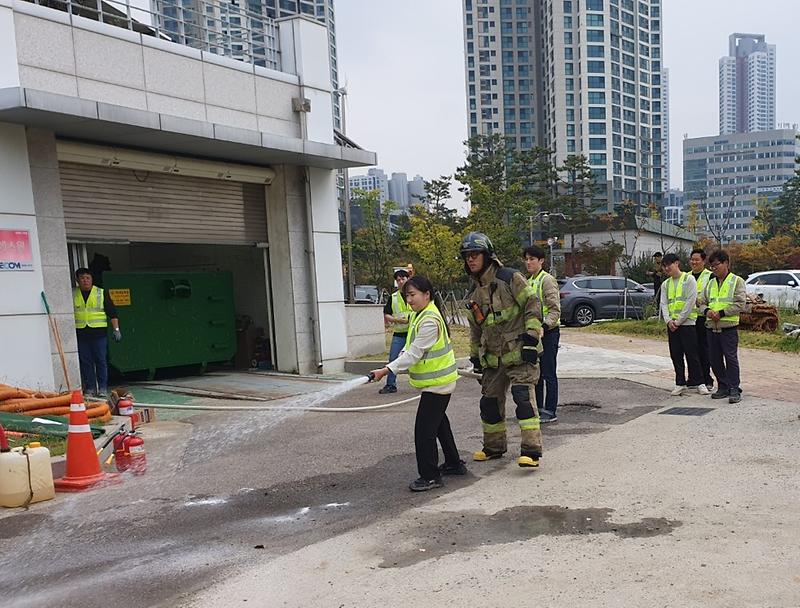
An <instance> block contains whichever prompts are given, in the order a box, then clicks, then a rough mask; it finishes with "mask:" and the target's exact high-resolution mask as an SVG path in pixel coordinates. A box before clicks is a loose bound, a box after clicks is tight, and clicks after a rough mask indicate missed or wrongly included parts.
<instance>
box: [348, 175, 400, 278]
mask: <svg viewBox="0 0 800 608" xmlns="http://www.w3.org/2000/svg"><path fill="white" fill-rule="evenodd" d="M353 196H354V200H355V202H356V204H358V206H359V207H360V208H361V212H362V215H363V225H362V227H361V228H359V229H358V230H357V231H356V233H355V235H354V237H353V265H354V266H355V276H356V277H358V279H359V280H360V281H361V282H363V283H364V284H368V285H377V286H378V287H379V288H385V289H391V287H392V284H393V279H392V273H393V265H394V262H395V259H396V258H397V255H398V253H399V251H398V249H399V248H398V242H397V237H396V236H395V235H394V234H392V232H391V230H390V228H389V216H390V215H391V213H392V211H394V209H395V208H396V207H397V205H396V204H395V203H394V202H393V201H386V202H385V203H383V205H381V203H380V199H379V196H380V193H379V192H378V191H377V190H373V191H371V192H367V191H364V190H358V189H356V190H354V191H353Z"/></svg>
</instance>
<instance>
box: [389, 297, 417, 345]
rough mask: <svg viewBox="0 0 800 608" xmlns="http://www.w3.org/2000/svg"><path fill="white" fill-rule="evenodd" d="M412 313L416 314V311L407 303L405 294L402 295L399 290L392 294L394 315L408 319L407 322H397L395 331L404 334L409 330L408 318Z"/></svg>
mask: <svg viewBox="0 0 800 608" xmlns="http://www.w3.org/2000/svg"><path fill="white" fill-rule="evenodd" d="M412 314H414V311H413V310H411V307H410V306H409V305H408V304H406V301H405V300H404V299H403V296H401V295H400V292H399V291H395V292H394V293H393V294H392V316H393V317H397V318H402V319H406V322H405V323H395V324H394V333H396V334H404V333H407V332H408V318H409V317H411V315H412Z"/></svg>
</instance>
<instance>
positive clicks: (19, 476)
mask: <svg viewBox="0 0 800 608" xmlns="http://www.w3.org/2000/svg"><path fill="white" fill-rule="evenodd" d="M31 446H32V447H25V448H14V449H13V450H11V451H10V452H4V453H0V506H3V507H21V506H23V505H24V504H25V503H26V502H27V501H28V497H29V496H30V493H31V492H30V491H31V488H32V489H33V499H32V500H31V502H32V503H33V502H40V501H42V500H50V499H51V498H53V497H54V496H55V494H56V491H55V486H54V485H53V470H52V468H51V467H50V450H48V449H47V448H45V447H41V446H38V445H37V444H31ZM33 446H35V447H33ZM29 462H30V477H29V474H28V473H29V470H28V464H29Z"/></svg>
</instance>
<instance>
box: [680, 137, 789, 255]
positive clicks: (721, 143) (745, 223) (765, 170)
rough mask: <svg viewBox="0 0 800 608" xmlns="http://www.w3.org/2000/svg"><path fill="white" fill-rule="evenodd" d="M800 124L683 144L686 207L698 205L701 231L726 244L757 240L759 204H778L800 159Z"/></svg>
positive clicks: (695, 139) (703, 138)
mask: <svg viewBox="0 0 800 608" xmlns="http://www.w3.org/2000/svg"><path fill="white" fill-rule="evenodd" d="M797 135H798V131H797V125H792V126H791V127H790V128H785V129H775V130H771V131H759V132H754V133H732V134H728V135H715V136H712V137H696V138H692V139H684V140H683V190H684V209H686V208H688V206H689V205H692V204H694V205H695V206H696V208H697V213H698V227H699V228H700V229H702V228H703V227H704V226H707V225H708V224H710V225H711V227H712V230H711V232H716V233H718V234H723V235H724V240H725V241H731V240H737V241H747V240H751V239H753V238H755V235H754V234H753V228H752V222H753V218H754V217H755V216H756V213H757V211H758V204H759V203H761V202H764V203H768V202H771V201H774V200H775V199H776V198H777V197H778V196H780V194H781V192H782V191H783V186H784V184H785V183H786V182H787V181H789V180H790V179H792V178H793V177H794V175H795V173H794V172H795V169H796V167H797V165H796V163H795V158H796V157H797V156H798V155H800V142H798V140H797Z"/></svg>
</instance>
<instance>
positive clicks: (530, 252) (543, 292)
mask: <svg viewBox="0 0 800 608" xmlns="http://www.w3.org/2000/svg"><path fill="white" fill-rule="evenodd" d="M522 257H523V258H525V267H526V268H527V270H528V272H529V273H530V275H531V277H530V278H529V279H528V284H529V285H530V286H531V287H532V288H533V291H534V292H536V297H537V298H539V302H540V303H541V305H542V319H543V321H542V329H543V330H544V335H543V336H542V347H543V350H542V357H541V359H540V360H539V381H538V382H537V383H536V407H537V408H538V410H539V420H541V422H542V424H545V423H546V422H555V421H556V420H557V419H558V418H557V417H556V408H558V376H557V375H556V358H557V357H558V343H559V340H560V339H561V329H560V327H559V324H560V323H561V296H560V293H559V288H558V281H556V280H555V278H553V276H552V275H551V274H550V273H548V272H545V270H544V268H543V265H544V258H545V253H544V249H542V248H541V247H539V246H538V245H532V246H530V247H528V248H527V249H525V251H523V252H522ZM545 390H546V391H547V392H546V396H545Z"/></svg>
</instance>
